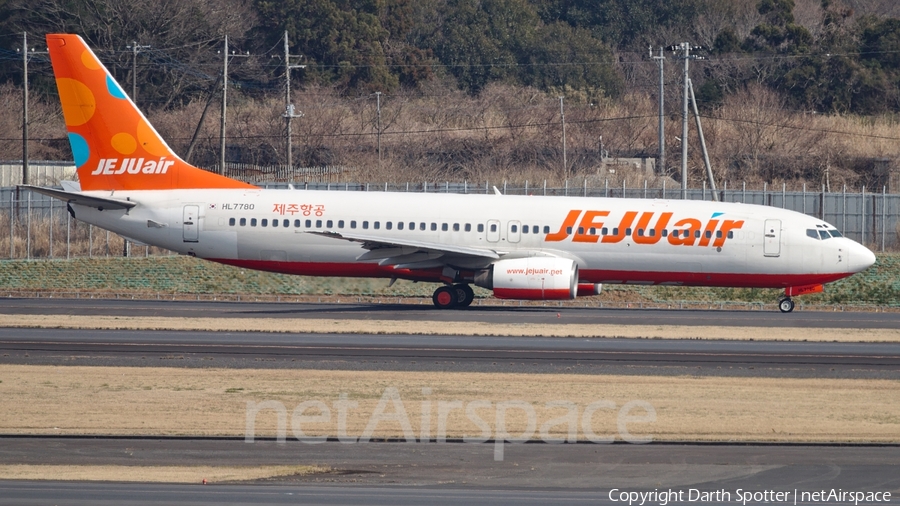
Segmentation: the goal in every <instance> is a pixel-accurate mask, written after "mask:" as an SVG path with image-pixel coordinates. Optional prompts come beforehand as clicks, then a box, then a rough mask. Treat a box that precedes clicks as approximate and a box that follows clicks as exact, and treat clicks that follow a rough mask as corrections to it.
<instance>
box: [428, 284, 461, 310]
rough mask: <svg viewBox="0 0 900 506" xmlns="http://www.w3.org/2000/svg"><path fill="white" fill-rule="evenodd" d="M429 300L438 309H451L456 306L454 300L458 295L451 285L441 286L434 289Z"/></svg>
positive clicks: (457, 298)
mask: <svg viewBox="0 0 900 506" xmlns="http://www.w3.org/2000/svg"><path fill="white" fill-rule="evenodd" d="M431 300H432V302H434V306H435V307H436V308H438V309H453V308H455V307H456V301H457V300H459V295H458V294H457V293H456V288H454V287H452V286H442V287H440V288H438V289H437V290H435V291H434V295H432V296H431Z"/></svg>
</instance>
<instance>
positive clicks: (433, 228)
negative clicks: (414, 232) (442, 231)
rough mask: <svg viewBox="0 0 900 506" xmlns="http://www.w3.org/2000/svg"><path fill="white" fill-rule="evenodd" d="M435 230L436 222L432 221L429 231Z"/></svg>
mask: <svg viewBox="0 0 900 506" xmlns="http://www.w3.org/2000/svg"><path fill="white" fill-rule="evenodd" d="M435 230H437V223H432V224H431V231H432V232H433V231H435Z"/></svg>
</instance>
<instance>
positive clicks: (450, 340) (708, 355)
mask: <svg viewBox="0 0 900 506" xmlns="http://www.w3.org/2000/svg"><path fill="white" fill-rule="evenodd" d="M173 355H177V356H178V357H180V359H179V360H178V361H177V362H175V363H174V364H170V363H167V365H175V366H179V367H191V366H196V367H210V366H211V365H215V366H217V367H252V368H283V367H312V368H322V367H325V368H350V369H353V368H366V369H371V368H381V369H386V370H390V369H395V370H410V369H416V370H435V369H437V370H448V369H450V370H467V371H492V370H493V371H498V372H500V371H502V372H559V371H560V370H567V371H570V372H581V373H598V372H607V373H612V372H615V371H618V370H625V369H630V370H631V371H632V374H634V373H646V372H647V371H649V370H654V371H656V372H655V373H656V374H667V373H668V374H683V373H684V372H683V369H684V368H691V369H692V371H691V374H720V375H721V374H731V375H733V374H738V373H742V374H751V371H752V374H753V375H760V374H764V373H765V371H766V370H767V369H771V370H773V371H772V372H777V373H778V374H779V375H782V376H797V375H799V376H804V377H811V376H816V375H821V376H825V377H836V376H841V375H842V376H843V377H848V375H850V376H849V377H892V378H893V377H897V376H898V373H900V344H895V343H823V342H768V341H715V340H662V339H611V338H588V339H585V338H542V337H496V336H494V337H489V336H426V335H360V334H273V333H265V332H196V331H177V332H174V331H123V330H78V329H16V328H0V363H27V364H54V363H59V364H69V365H74V364H78V365H93V364H100V363H102V364H103V365H138V366H140V365H148V364H153V365H160V361H159V359H160V358H167V357H169V358H170V357H172V356H173ZM210 360H213V361H212V362H211V361H210ZM169 362H172V361H169ZM511 368H512V369H511ZM604 368H605V369H604Z"/></svg>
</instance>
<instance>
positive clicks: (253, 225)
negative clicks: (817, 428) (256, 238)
mask: <svg viewBox="0 0 900 506" xmlns="http://www.w3.org/2000/svg"><path fill="white" fill-rule="evenodd" d="M250 226H251V227H255V226H256V218H250Z"/></svg>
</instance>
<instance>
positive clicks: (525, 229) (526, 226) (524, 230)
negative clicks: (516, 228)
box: [522, 225, 528, 234]
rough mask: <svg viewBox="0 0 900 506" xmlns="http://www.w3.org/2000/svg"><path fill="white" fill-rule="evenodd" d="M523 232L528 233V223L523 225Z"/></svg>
mask: <svg viewBox="0 0 900 506" xmlns="http://www.w3.org/2000/svg"><path fill="white" fill-rule="evenodd" d="M522 233H523V234H527V233H528V225H522Z"/></svg>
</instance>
